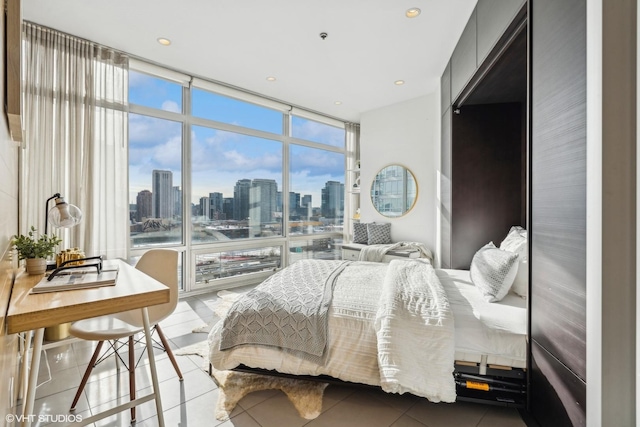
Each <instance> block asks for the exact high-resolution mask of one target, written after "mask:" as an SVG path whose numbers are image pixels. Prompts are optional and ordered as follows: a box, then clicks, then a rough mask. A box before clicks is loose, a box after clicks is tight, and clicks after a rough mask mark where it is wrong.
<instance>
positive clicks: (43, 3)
mask: <svg viewBox="0 0 640 427" xmlns="http://www.w3.org/2000/svg"><path fill="white" fill-rule="evenodd" d="M22 3H23V19H25V20H28V21H31V22H35V23H38V24H41V25H44V26H48V27H51V28H54V29H57V30H60V31H63V32H66V33H69V34H73V35H75V36H78V37H82V38H85V39H88V40H91V41H94V42H97V43H100V44H103V45H106V46H110V47H112V48H115V49H118V50H122V51H124V52H128V53H130V54H132V55H135V56H137V57H139V58H142V59H147V60H150V61H152V62H155V63H158V64H160V65H165V66H167V67H170V68H172V69H174V70H177V71H183V72H185V73H188V74H190V75H194V76H198V77H202V78H206V79H211V80H214V81H217V82H221V83H225V84H228V85H232V86H236V87H240V88H243V89H245V90H249V91H251V92H254V93H258V94H261V95H264V96H267V97H270V98H273V99H276V100H279V101H283V102H285V103H288V104H291V105H294V106H298V107H303V108H306V109H309V110H312V111H316V112H319V113H323V114H326V115H329V116H332V117H336V118H340V119H343V120H347V121H352V122H359V121H360V117H361V114H362V113H363V112H366V111H369V110H373V109H377V108H380V107H383V106H386V105H391V104H395V103H398V102H402V101H405V100H408V99H412V98H416V97H419V96H423V95H426V94H428V93H431V92H432V91H434V90H436V89H437V87H438V84H439V81H440V75H441V74H442V71H443V70H444V68H445V66H446V64H447V61H448V60H449V57H450V56H451V53H452V52H453V49H454V47H455V45H456V43H457V41H458V38H459V37H460V34H461V33H462V30H463V28H464V26H465V24H466V22H467V20H468V18H469V16H470V15H471V12H472V11H473V8H474V6H475V3H476V0H414V1H411V0H409V1H408V0H359V1H356V0H322V1H320V0H317V1H309V0H269V1H264V0H242V1H240V0H189V1H184V2H177V1H171V0H135V1H131V0H109V1H100V0H56V1H51V0H22ZM414 7H417V8H420V9H421V11H422V13H421V14H420V16H418V17H417V18H413V19H409V18H407V17H405V11H406V10H407V9H409V8H414ZM322 32H326V33H327V37H326V38H325V39H324V40H323V39H322V38H321V37H320V33H322ZM159 37H164V38H168V39H170V40H171V42H172V43H171V45H170V46H162V45H160V44H159V43H158V42H157V39H158V38H159ZM269 76H273V77H275V78H276V80H275V81H267V77H269ZM397 80H404V82H405V83H404V84H403V85H396V84H394V82H395V81H397ZM336 101H340V102H341V104H340V105H336Z"/></svg>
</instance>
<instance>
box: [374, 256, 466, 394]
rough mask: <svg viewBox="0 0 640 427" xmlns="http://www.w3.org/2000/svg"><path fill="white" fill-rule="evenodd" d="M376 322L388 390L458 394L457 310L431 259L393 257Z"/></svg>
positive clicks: (382, 376) (384, 384) (382, 382)
mask: <svg viewBox="0 0 640 427" xmlns="http://www.w3.org/2000/svg"><path fill="white" fill-rule="evenodd" d="M375 326H376V336H377V338H378V365H379V368H380V385H381V386H382V389H383V390H384V391H387V392H391V393H405V392H409V393H412V394H415V395H416V396H422V397H426V398H427V399H429V400H430V401H432V402H454V401H455V400H456V387H455V382H454V378H453V369H454V357H455V343H454V339H455V338H454V329H453V313H452V312H451V309H450V307H449V300H448V299H447V294H446V292H445V290H444V288H443V287H442V284H441V283H440V279H438V276H436V273H435V270H434V269H433V267H432V266H431V264H430V263H429V262H424V261H423V260H420V259H416V260H412V261H400V260H393V261H391V262H390V263H389V268H388V269H387V274H386V275H385V278H384V281H383V284H382V294H381V295H380V306H379V307H378V312H377V314H376V321H375Z"/></svg>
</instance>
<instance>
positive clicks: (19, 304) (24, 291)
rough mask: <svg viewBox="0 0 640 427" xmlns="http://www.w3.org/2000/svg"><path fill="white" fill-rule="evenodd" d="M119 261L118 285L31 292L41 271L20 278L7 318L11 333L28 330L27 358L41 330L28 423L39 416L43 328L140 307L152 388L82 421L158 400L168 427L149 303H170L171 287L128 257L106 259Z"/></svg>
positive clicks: (159, 411) (35, 348) (25, 407)
mask: <svg viewBox="0 0 640 427" xmlns="http://www.w3.org/2000/svg"><path fill="white" fill-rule="evenodd" d="M114 264H115V265H117V266H118V268H119V272H118V279H117V283H116V285H115V286H103V287H99V288H93V289H77V290H72V291H62V292H50V293H44V294H30V293H29V291H30V290H31V288H32V287H33V286H35V284H36V283H38V282H39V281H40V279H41V278H42V275H35V276H29V275H27V274H26V273H24V272H23V273H21V274H20V275H18V277H17V278H16V281H15V284H14V285H13V292H12V294H11V301H10V302H9V310H8V312H7V317H6V324H7V333H8V334H16V333H20V332H27V349H26V351H25V357H26V358H28V354H29V351H28V345H29V341H30V337H31V333H32V331H36V332H35V337H34V339H33V356H32V359H31V370H30V372H29V381H28V384H27V390H26V398H25V401H24V403H23V415H24V416H23V417H22V418H21V419H22V420H23V423H22V424H23V426H29V425H31V422H32V421H33V420H34V419H37V416H35V417H34V416H33V415H34V414H33V404H34V400H35V393H36V383H37V379H38V370H39V367H40V353H41V350H42V342H43V339H44V328H46V327H48V326H54V325H58V324H60V323H65V322H73V321H76V320H82V319H88V318H91V317H96V316H103V315H106V314H113V313H117V312H121V311H128V310H136V309H141V311H142V318H143V321H144V333H145V338H146V341H147V353H148V354H149V367H150V369H151V379H152V382H153V393H152V394H150V395H147V396H143V397H141V398H137V399H135V400H133V401H130V402H127V403H124V404H122V405H119V406H117V407H115V408H112V409H109V410H107V411H105V412H103V413H101V414H96V415H94V416H92V417H89V418H86V419H83V420H82V421H81V422H79V423H78V424H79V425H87V424H91V423H93V422H95V421H97V420H100V419H102V418H105V417H107V416H110V415H113V414H115V413H117V412H120V411H124V410H125V409H129V408H131V407H133V406H137V405H139V404H141V403H144V402H147V401H149V400H151V399H155V401H156V411H157V415H158V423H159V425H160V426H164V418H163V414H162V404H161V401H160V388H159V385H158V375H157V372H156V362H155V357H154V354H153V348H152V341H151V329H150V325H149V316H148V314H147V307H148V306H152V305H157V304H164V303H167V302H169V297H170V296H169V292H170V291H169V288H168V287H166V286H165V285H163V284H162V283H160V282H158V281H157V280H155V279H153V278H151V277H149V276H147V275H146V274H144V273H142V272H141V271H138V270H136V269H135V268H134V267H132V266H130V265H129V264H127V263H125V262H123V261H120V260H109V261H105V266H112V265H114ZM23 363H25V364H26V363H28V361H27V360H26V359H25V360H24V361H23Z"/></svg>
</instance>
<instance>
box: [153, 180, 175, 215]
mask: <svg viewBox="0 0 640 427" xmlns="http://www.w3.org/2000/svg"><path fill="white" fill-rule="evenodd" d="M152 190H153V191H152V193H153V205H152V206H153V212H152V214H153V217H154V218H171V217H172V216H173V211H174V206H173V173H172V172H171V171H165V170H154V171H153V179H152Z"/></svg>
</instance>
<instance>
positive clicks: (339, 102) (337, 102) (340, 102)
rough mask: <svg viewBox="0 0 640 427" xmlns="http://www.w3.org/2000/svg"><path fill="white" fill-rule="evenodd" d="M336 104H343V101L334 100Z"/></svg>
mask: <svg viewBox="0 0 640 427" xmlns="http://www.w3.org/2000/svg"><path fill="white" fill-rule="evenodd" d="M334 104H336V105H342V101H336V102H334Z"/></svg>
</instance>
